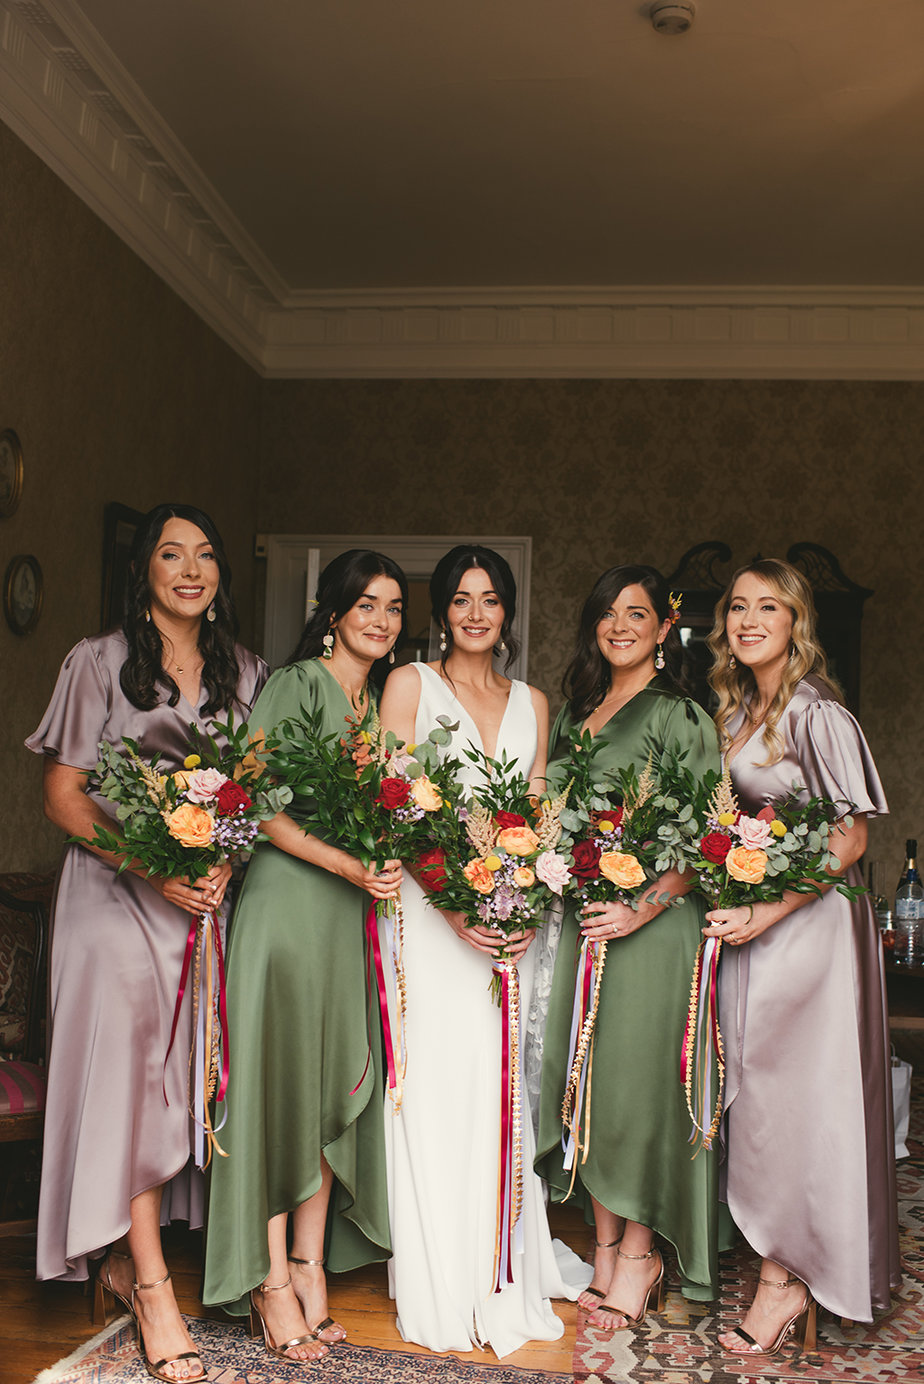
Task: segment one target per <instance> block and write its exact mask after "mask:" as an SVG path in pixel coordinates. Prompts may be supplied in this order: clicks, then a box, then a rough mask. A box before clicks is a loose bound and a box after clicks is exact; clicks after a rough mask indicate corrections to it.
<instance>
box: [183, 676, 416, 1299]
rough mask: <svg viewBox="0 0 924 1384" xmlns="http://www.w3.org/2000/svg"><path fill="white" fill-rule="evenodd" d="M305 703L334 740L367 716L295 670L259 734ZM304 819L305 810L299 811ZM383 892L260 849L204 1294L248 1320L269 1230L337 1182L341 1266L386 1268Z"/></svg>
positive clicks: (325, 679)
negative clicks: (372, 1003)
mask: <svg viewBox="0 0 924 1384" xmlns="http://www.w3.org/2000/svg"><path fill="white" fill-rule="evenodd" d="M302 708H304V709H305V710H307V711H313V712H318V713H320V715H321V717H322V733H323V734H337V735H342V734H343V733H344V732H345V729H346V726H345V721H346V718H347V717H348V716H350V715H352V714H353V708H352V707H351V706H350V703H349V702H348V701H347V699H346V696H345V695H344V693H343V690H342V689H341V687H340V685H339V684H338V683H337V682H336V680H335V679H334V677H333V676H332V675H331V674H330V673H329V672H328V670H327V669H326V667H325V666H324V664H323V662H321V660H319V659H310V660H306V661H303V662H301V663H296V664H293V665H291V666H290V667H286V668H281V669H279V670H278V671H277V672H275V673H274V674H273V675H272V677H271V678H270V680H269V682H268V683H267V685H266V688H265V690H264V692H263V694H262V695H261V697H260V699H259V701H258V702H257V705H256V707H255V708H254V713H253V716H252V717H251V724H252V725H253V726H255V727H258V728H261V729H262V730H264V731H265V732H266V734H267V735H269V733H270V732H271V731H272V730H273V729H274V728H275V727H276V726H278V725H279V723H280V722H281V721H283V720H284V719H286V718H288V717H291V718H295V719H298V718H299V717H300V716H301V714H302ZM293 815H295V814H294V813H293ZM368 901H369V896H368V895H367V894H365V893H364V892H363V891H362V890H360V889H358V888H357V887H356V886H355V885H353V884H350V883H348V882H347V881H346V880H344V879H341V878H340V877H339V876H337V875H333V874H331V873H330V871H328V870H324V869H321V868H319V867H318V866H315V865H310V864H308V863H307V862H305V861H303V860H298V859H296V858H295V857H294V856H291V855H289V854H288V853H287V852H285V851H282V850H279V849H278V848H277V847H275V846H273V845H263V846H259V847H258V848H257V850H256V852H255V854H254V859H253V861H252V863H251V865H250V867H249V869H248V872H247V878H246V879H245V881H244V887H243V889H242V891H241V896H240V899H239V900H238V904H237V908H236V909H235V912H234V917H233V920H232V923H231V929H230V943H229V956H228V1021H229V1024H230V1026H231V1035H232V1036H231V1080H230V1083H229V1086H228V1094H227V1104H228V1120H227V1123H226V1125H225V1127H224V1129H222V1130H221V1131H220V1132H219V1134H218V1138H219V1140H220V1142H221V1145H222V1147H223V1148H224V1149H225V1151H226V1152H227V1154H228V1157H227V1158H216V1159H213V1162H212V1181H211V1192H210V1197H209V1214H208V1234H207V1237H206V1258H205V1287H204V1291H203V1295H202V1300H203V1302H205V1303H220V1304H221V1305H222V1306H223V1307H224V1308H225V1310H226V1311H228V1312H231V1313H234V1314H238V1315H243V1314H245V1313H246V1312H247V1311H248V1294H249V1292H250V1290H251V1289H252V1288H255V1287H256V1286H257V1284H259V1283H262V1282H263V1280H264V1279H265V1278H266V1275H267V1272H268V1271H269V1248H268V1244H267V1221H268V1220H269V1219H270V1217H272V1216H275V1215H278V1214H280V1213H282V1212H289V1211H293V1210H294V1209H295V1208H296V1207H297V1206H299V1205H300V1204H301V1203H302V1202H304V1201H306V1200H307V1199H308V1198H309V1197H311V1196H313V1195H314V1193H315V1192H317V1191H318V1190H319V1188H320V1186H321V1152H322V1151H323V1153H324V1156H325V1158H326V1160H327V1162H328V1163H329V1164H330V1166H331V1168H332V1170H333V1173H334V1185H333V1188H332V1191H331V1201H330V1207H329V1211H328V1218H327V1238H326V1244H325V1259H326V1262H327V1267H328V1269H329V1270H331V1271H333V1272H344V1271H345V1270H347V1269H353V1268H356V1267H358V1266H359V1265H361V1264H368V1263H372V1262H375V1261H376V1260H381V1259H386V1258H387V1257H388V1254H389V1253H390V1248H391V1243H390V1239H389V1233H388V1208H387V1196H386V1190H385V1148H384V1135H383V1130H382V1079H381V1062H380V1039H379V1028H378V1019H377V1017H374V1018H373V1017H370V1014H369V1012H368V1008H367V1000H366V978H365V962H364V948H363V919H364V914H365V909H366V905H367V904H368Z"/></svg>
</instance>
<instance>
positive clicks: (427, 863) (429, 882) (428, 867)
mask: <svg viewBox="0 0 924 1384" xmlns="http://www.w3.org/2000/svg"><path fill="white" fill-rule="evenodd" d="M417 873H418V874H419V875H420V878H421V879H422V880H423V883H424V887H425V888H426V889H429V890H430V891H431V892H432V893H434V894H441V893H442V892H443V886H444V884H445V883H446V857H445V855H444V854H443V852H442V851H441V850H440V848H439V846H432V847H431V848H430V850H428V851H424V852H423V853H422V854H421V855H419V856H418V857H417Z"/></svg>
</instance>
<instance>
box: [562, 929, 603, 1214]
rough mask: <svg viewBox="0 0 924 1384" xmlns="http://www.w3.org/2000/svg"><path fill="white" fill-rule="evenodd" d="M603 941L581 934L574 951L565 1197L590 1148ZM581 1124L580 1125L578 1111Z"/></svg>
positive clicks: (565, 1112)
mask: <svg viewBox="0 0 924 1384" xmlns="http://www.w3.org/2000/svg"><path fill="white" fill-rule="evenodd" d="M606 947H607V944H606V942H605V941H601V942H592V941H591V940H590V939H589V938H587V937H585V938H584V939H583V941H582V942H581V949H580V952H579V953H578V964H577V971H576V973H575V978H574V1003H573V1005H572V1008H571V1038H570V1042H569V1046H568V1080H567V1082H566V1084H565V1095H564V1099H563V1100H562V1105H561V1119H562V1137H561V1146H562V1149H563V1150H564V1155H565V1156H564V1168H565V1171H566V1172H567V1171H568V1169H569V1168H570V1170H571V1183H570V1186H569V1187H568V1191H567V1192H566V1194H565V1200H566V1201H567V1199H568V1197H569V1196H570V1195H571V1193H572V1191H573V1190H574V1181H575V1178H576V1177H577V1165H578V1154H580V1162H582V1163H584V1162H586V1161H587V1154H588V1151H589V1149H590V1095H591V1084H592V1083H591V1077H592V1074H593V1050H594V1029H595V1027H596V1023H597V1010H598V1009H599V1007H600V986H601V984H602V983H603V967H604V965H605V964H606ZM582 1111H583V1112H584V1128H583V1130H582V1129H581V1113H582Z"/></svg>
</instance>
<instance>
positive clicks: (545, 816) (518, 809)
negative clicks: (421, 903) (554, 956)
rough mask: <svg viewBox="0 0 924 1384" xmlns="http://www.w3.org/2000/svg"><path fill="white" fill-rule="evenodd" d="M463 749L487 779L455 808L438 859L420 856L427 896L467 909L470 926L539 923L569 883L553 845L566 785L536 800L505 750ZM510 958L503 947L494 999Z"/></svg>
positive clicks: (518, 928)
mask: <svg viewBox="0 0 924 1384" xmlns="http://www.w3.org/2000/svg"><path fill="white" fill-rule="evenodd" d="M465 753H466V755H467V757H468V758H469V759H470V760H471V761H472V762H473V763H475V764H477V765H478V766H479V768H480V769H481V770H482V772H483V774H484V784H483V786H482V787H480V788H479V789H478V792H477V793H471V794H469V795H468V796H467V797H466V798H465V799H464V800H463V801H462V803H461V804H460V805H459V807H458V808H457V813H456V819H457V823H458V826H457V829H456V839H455V840H454V841H453V842H451V843H449V846H448V848H447V849H446V850H445V851H444V855H443V858H442V860H439V861H436V860H430V859H428V860H426V861H425V862H424V870H423V871H422V874H423V876H424V878H425V879H427V871H428V870H429V871H430V878H429V879H427V883H428V886H429V887H430V888H431V889H432V890H433V891H434V894H435V897H433V898H432V899H431V902H432V903H434V904H436V906H437V907H438V908H442V909H445V910H447V911H452V912H459V913H464V914H465V916H466V918H467V920H468V923H469V926H472V927H474V926H476V925H478V924H479V923H480V924H482V925H483V926H485V927H494V928H497V930H498V931H499V932H502V933H505V934H506V935H507V936H510V935H512V934H514V933H518V932H522V931H523V929H524V928H534V927H539V926H540V925H541V923H542V916H541V914H542V910H543V909H544V908H545V907H546V906H547V905H548V903H549V902H550V896H551V895H558V896H559V897H561V895H562V892H563V890H564V889H565V887H566V886H567V884H568V865H567V860H566V858H565V857H564V856H563V855H561V854H558V853H556V850H555V847H556V846H557V845H558V843H559V841H560V840H561V838H562V824H561V813H562V809H563V807H564V806H565V803H566V802H567V800H568V793H569V788H570V785H569V788H566V789H565V791H564V792H563V793H561V794H559V795H558V797H556V798H551V799H550V798H546V799H544V800H543V799H537V798H536V797H534V796H533V794H532V792H531V790H530V786H529V780H528V779H527V778H526V777H525V776H524V775H523V774H521V773H519V772H518V771H517V769H516V767H515V765H514V764H513V762H511V761H510V760H508V759H507V757H506V755H504V756H503V757H502V758H501V759H500V760H497V759H491V758H490V756H488V755H486V754H484V753H483V752H481V751H479V750H466V751H465ZM456 768H458V765H456ZM509 963H510V958H509V956H508V955H507V954H506V952H505V951H504V950H503V949H502V950H501V952H500V955H499V956H498V958H497V961H496V963H495V967H494V974H493V976H492V979H491V993H492V994H493V995H494V998H495V999H496V1000H497V1002H498V1004H500V1003H501V996H502V988H503V976H504V975H505V974H507V973H508V968H509Z"/></svg>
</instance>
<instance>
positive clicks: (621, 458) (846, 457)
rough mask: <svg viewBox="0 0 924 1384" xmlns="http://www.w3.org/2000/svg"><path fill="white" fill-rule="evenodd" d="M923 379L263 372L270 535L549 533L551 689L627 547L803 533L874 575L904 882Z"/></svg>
mask: <svg viewBox="0 0 924 1384" xmlns="http://www.w3.org/2000/svg"><path fill="white" fill-rule="evenodd" d="M922 437H924V386H922V385H919V384H906V383H858V382H837V381H810V382H804V383H801V382H791V381H779V382H777V381H738V380H721V381H718V380H717V381H692V380H685V381H671V380H641V381H618V380H582V381H573V380H572V381H554V380H553V381H549V380H537V381H525V380H523V381H521V380H516V381H487V380H476V381H456V380H442V381H318V382H294V381H282V382H280V381H275V382H267V384H266V385H265V387H264V419H263V428H262V443H261V489H260V506H259V508H260V524H261V527H262V528H263V529H265V530H266V531H269V532H306V531H314V532H318V531H321V532H323V531H325V530H327V531H331V532H346V531H349V529H350V528H352V529H354V530H356V531H360V532H366V533H370V532H371V533H376V532H381V533H382V534H387V533H388V532H389V531H391V532H402V533H445V534H451V533H453V532H459V533H461V532H471V531H472V530H475V531H477V530H478V529H479V528H480V529H482V530H483V531H484V532H486V533H495V534H496V533H512V534H521V533H522V534H531V535H532V537H533V544H534V547H533V572H532V596H531V602H532V607H531V610H532V620H531V630H530V677H531V680H532V681H534V682H536V683H537V684H538V685H539V686H540V687H542V688H543V689H544V690H545V691H547V692H548V693H549V695H550V697H551V699H552V702H553V707H554V706H557V705H558V703H559V702H560V694H559V692H558V685H559V682H560V679H561V675H562V672H563V670H564V668H565V666H566V664H567V662H568V659H569V656H570V652H571V641H572V638H573V631H574V629H575V626H576V620H577V613H578V610H579V608H580V605H581V602H582V601H583V598H584V596H585V595H586V594H587V591H588V590H589V588H590V585H591V584H592V582H593V580H594V578H595V577H596V576H597V574H598V573H599V572H600V571H602V570H603V569H604V568H605V567H607V566H609V565H611V564H612V563H614V562H618V561H625V560H635V559H637V560H639V561H645V562H652V563H654V564H655V565H656V566H658V567H660V568H662V570H664V571H665V572H669V571H671V570H672V569H673V568H674V567H675V565H676V563H677V561H678V560H679V558H680V556H681V555H682V553H683V552H684V551H685V550H686V549H687V548H688V547H690V546H691V545H692V544H694V543H697V542H700V541H702V540H705V539H713V538H714V539H722V540H724V541H725V542H726V543H728V545H729V546H730V547H731V549H732V552H733V562H734V564H735V565H737V564H739V563H741V562H745V561H747V560H748V559H749V558H751V557H752V556H753V555H754V554H755V553H757V552H758V551H759V552H761V553H763V554H764V555H765V556H771V555H779V556H784V555H785V553H786V550H787V549H788V548H789V546H790V545H791V544H792V543H793V542H796V541H799V540H807V541H811V542H815V543H821V544H823V545H824V546H825V547H828V548H830V549H832V550H833V551H834V553H836V555H837V556H838V558H839V559H840V561H841V565H842V566H843V568H844V571H845V572H846V574H847V575H848V576H849V577H851V578H852V579H853V580H854V581H856V582H858V583H860V584H861V585H863V586H867V587H872V588H874V591H875V594H874V596H873V597H872V598H871V599H870V600H869V601H868V602H867V604H866V607H865V615H864V620H863V648H862V672H863V675H862V689H861V717H862V721H863V725H864V728H865V730H866V732H867V734H868V736H869V739H870V741H871V743H872V746H873V750H874V753H875V754H876V757H877V760H878V763H879V766H880V771H881V773H882V776H883V779H884V781H885V786H886V791H887V793H888V796H889V799H890V801H891V806H892V816H891V817H890V818H887V819H884V820H883V821H882V822H877V823H873V824H872V826H871V847H870V851H871V854H872V855H874V856H876V857H880V858H882V860H883V864H884V866H885V878H886V880H888V881H891V880H892V879H893V878H897V874H898V868H899V865H900V859H899V856H900V854H901V852H902V849H903V843H904V840H905V837H906V836H907V835H909V834H915V833H917V834H920V836H921V837H922V838H924V785H922V777H924V773H922V771H924V757H922V753H921V739H922V734H924V714H922V713H924V695H922V687H924V649H922V645H921V620H920V614H919V606H920V601H921V594H920V592H921V586H922V583H924V559H922V556H921V539H920V530H921V524H922V519H924V468H922V465H921V460H920V458H921V439H922Z"/></svg>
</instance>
